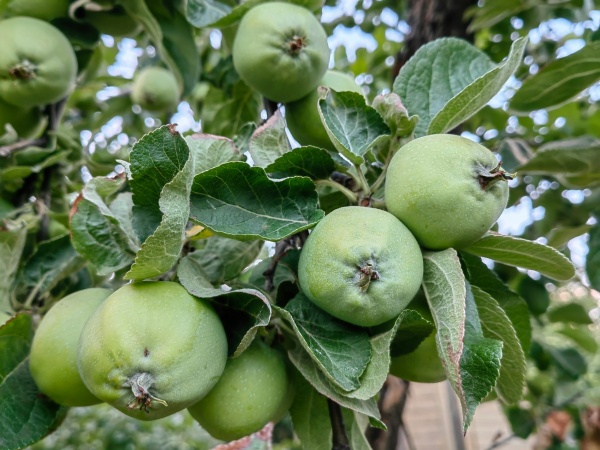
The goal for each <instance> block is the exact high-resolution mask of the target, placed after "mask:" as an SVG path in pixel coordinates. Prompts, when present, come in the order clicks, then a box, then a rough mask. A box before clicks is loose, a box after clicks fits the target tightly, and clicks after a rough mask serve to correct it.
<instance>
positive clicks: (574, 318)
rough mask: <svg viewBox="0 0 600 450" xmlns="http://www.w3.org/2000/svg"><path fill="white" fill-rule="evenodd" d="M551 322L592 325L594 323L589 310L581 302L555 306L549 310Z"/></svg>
mask: <svg viewBox="0 0 600 450" xmlns="http://www.w3.org/2000/svg"><path fill="white" fill-rule="evenodd" d="M548 320H549V321H550V322H560V323H578V324H582V325H590V324H592V323H593V321H592V319H590V316H589V314H588V312H587V310H586V309H585V308H584V307H583V305H580V304H579V303H566V304H564V303H563V304H561V305H558V306H555V307H553V308H551V309H550V310H549V311H548Z"/></svg>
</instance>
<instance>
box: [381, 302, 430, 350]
mask: <svg viewBox="0 0 600 450" xmlns="http://www.w3.org/2000/svg"><path fill="white" fill-rule="evenodd" d="M402 315H403V320H402V322H401V323H400V325H399V326H398V329H397V330H396V335H395V336H394V339H393V340H392V343H391V345H390V355H391V356H392V357H394V356H400V355H406V354H408V353H411V352H413V351H414V350H416V349H417V347H418V346H419V345H420V344H421V342H423V341H424V340H425V338H427V337H428V336H429V335H430V334H431V333H433V332H434V331H435V327H434V325H433V324H432V323H431V322H429V321H428V320H426V319H424V318H423V316H421V314H419V313H418V312H417V311H413V310H411V309H405V310H404V311H402Z"/></svg>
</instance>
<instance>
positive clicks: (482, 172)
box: [385, 134, 513, 250]
mask: <svg viewBox="0 0 600 450" xmlns="http://www.w3.org/2000/svg"><path fill="white" fill-rule="evenodd" d="M512 177H513V175H511V174H508V173H506V172H505V171H504V170H502V168H501V167H500V163H499V162H498V160H497V159H496V157H495V156H494V154H493V153H492V152H491V151H489V150H488V149H487V148H485V147H483V146H482V145H479V144H477V143H475V142H473V141H471V140H469V139H466V138H463V137H460V136H454V135H450V134H434V135H430V136H424V137H421V138H418V139H415V140H413V141H411V142H409V143H408V144H406V145H405V146H403V147H401V148H400V150H398V152H397V153H396V154H395V155H394V157H393V158H392V161H391V163H390V165H389V167H388V171H387V177H386V183H385V203H386V206H387V209H388V211H389V212H390V213H392V214H393V215H395V216H396V217H397V218H398V219H400V220H401V221H402V222H403V223H404V224H405V225H406V226H407V227H408V228H409V229H410V231H412V233H413V234H414V235H415V237H416V238H417V240H418V241H419V244H421V246H423V247H426V248H428V249H431V250H444V249H446V248H449V247H454V248H456V249H460V248H464V247H466V246H468V245H469V244H472V243H473V242H475V241H476V240H478V239H479V238H481V237H482V236H483V235H484V234H485V233H486V232H487V231H488V230H489V229H490V228H491V227H492V225H494V223H496V221H497V220H498V217H500V214H502V211H503V210H504V208H505V207H506V203H507V201H508V184H507V183H506V180H510V179H512Z"/></svg>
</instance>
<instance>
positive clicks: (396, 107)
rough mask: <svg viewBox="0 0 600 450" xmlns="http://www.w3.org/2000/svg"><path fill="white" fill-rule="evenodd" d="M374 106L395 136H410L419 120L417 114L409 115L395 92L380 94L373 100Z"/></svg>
mask: <svg viewBox="0 0 600 450" xmlns="http://www.w3.org/2000/svg"><path fill="white" fill-rule="evenodd" d="M372 106H373V108H375V110H376V111H377V112H378V113H379V114H380V115H381V117H382V118H383V120H384V122H385V123H386V124H387V125H388V127H390V130H391V132H392V135H393V136H395V137H404V136H410V135H411V134H412V132H413V131H414V130H415V127H416V126H417V123H418V122H419V118H418V117H417V116H410V117H409V116H408V111H407V110H406V108H405V107H404V105H403V104H402V100H401V99H400V97H399V96H398V94H396V93H394V92H388V93H387V94H379V95H378V96H377V97H375V99H374V100H373V104H372Z"/></svg>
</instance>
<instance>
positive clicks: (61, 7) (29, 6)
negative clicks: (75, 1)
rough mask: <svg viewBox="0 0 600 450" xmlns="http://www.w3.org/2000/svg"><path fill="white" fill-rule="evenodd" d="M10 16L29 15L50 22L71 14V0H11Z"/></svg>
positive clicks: (9, 3) (8, 11)
mask: <svg viewBox="0 0 600 450" xmlns="http://www.w3.org/2000/svg"><path fill="white" fill-rule="evenodd" d="M6 12H7V13H8V15H10V16H27V17H34V18H36V19H40V20H45V21H46V22H50V21H51V20H53V19H57V18H59V17H67V15H68V14H69V0H9V2H8V5H7V8H6Z"/></svg>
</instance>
